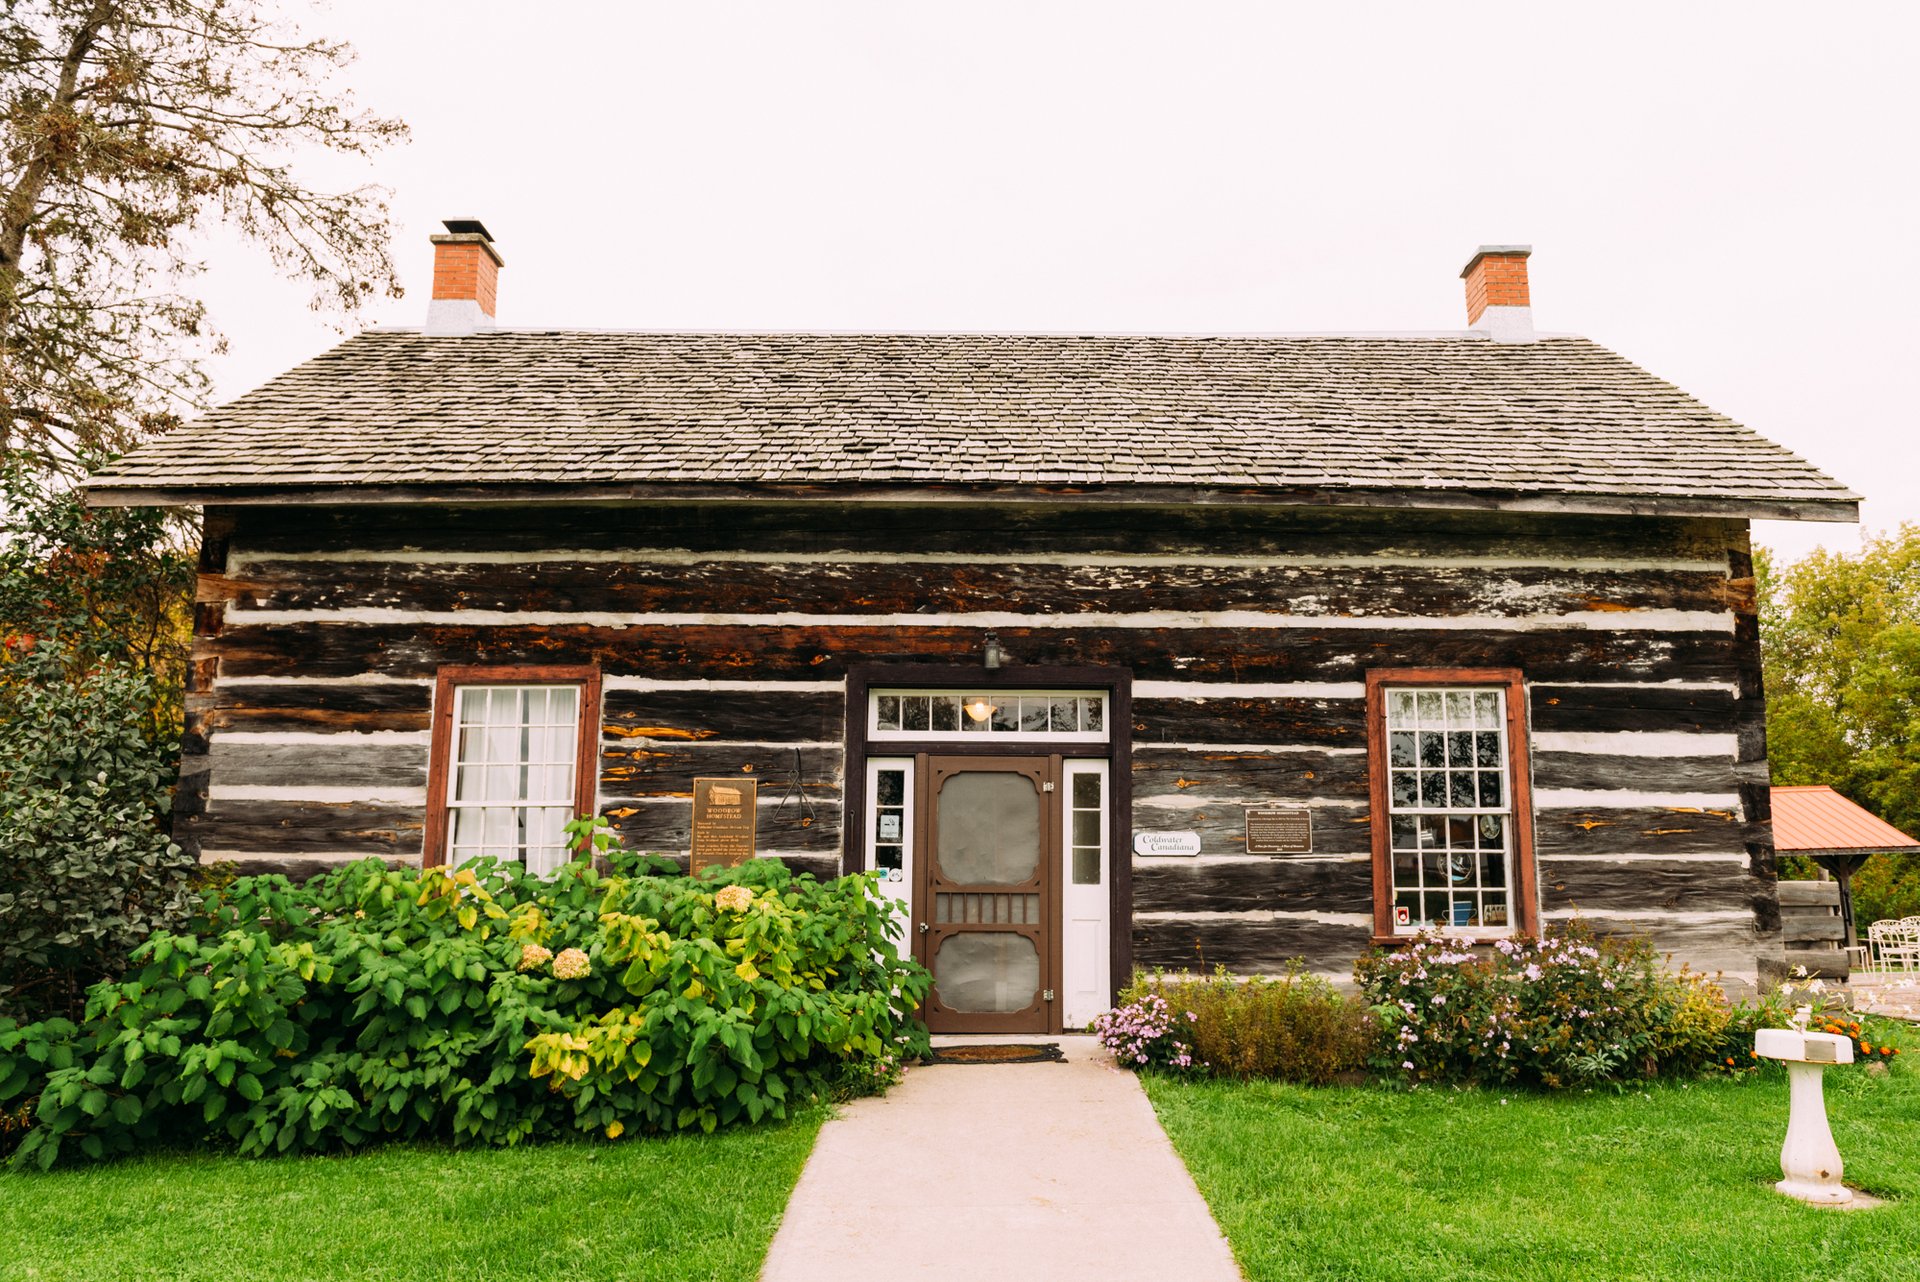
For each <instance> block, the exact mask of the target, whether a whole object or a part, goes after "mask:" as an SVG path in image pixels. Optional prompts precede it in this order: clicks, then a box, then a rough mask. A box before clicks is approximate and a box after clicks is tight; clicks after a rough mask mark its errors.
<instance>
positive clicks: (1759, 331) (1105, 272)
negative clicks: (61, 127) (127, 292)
mask: <svg viewBox="0 0 1920 1282" xmlns="http://www.w3.org/2000/svg"><path fill="white" fill-rule="evenodd" d="M535 13H539V14H540V16H539V17H538V18H537V19H535V18H532V17H531V16H530V15H533V14H535ZM307 26H308V28H309V30H311V31H313V32H315V33H317V34H326V35H331V36H338V37H343V38H345V39H347V40H349V41H351V42H352V43H353V44H354V45H355V46H356V47H357V48H358V49H359V51H360V55H361V57H360V61H359V62H358V63H357V64H356V65H355V66H354V67H352V68H350V69H349V70H348V72H347V73H346V75H345V77H344V80H345V83H347V84H349V85H350V86H351V87H352V88H353V89H354V91H355V92H356V94H357V95H358V97H359V99H360V100H361V102H362V103H363V104H365V105H366V106H369V107H371V108H374V109H377V110H380V111H382V112H385V113H388V114H393V115H398V116H400V117H401V118H403V119H405V120H406V121H407V122H408V123H409V124H411V125H412V127H413V131H414V134H413V140H412V142H411V143H410V144H409V145H407V146H405V147H403V148H399V149H396V150H393V151H390V152H388V153H386V154H385V155H383V156H382V157H380V158H379V159H378V160H377V162H376V163H375V164H374V165H373V166H372V167H371V169H370V170H367V171H358V170H356V171H351V172H347V171H340V172H342V174H343V178H344V179H347V180H350V179H352V178H355V177H367V178H371V179H372V180H374V181H378V182H380V183H383V184H385V185H386V186H388V187H390V188H392V189H393V191H394V208H395V213H396V228H395V231H396V241H397V254H398V258H399V264H400V269H401V272H402V277H403V281H404V283H405V284H406V285H407V287H408V289H409V291H410V292H409V295H408V297H407V298H406V299H404V300H403V301H401V302H398V303H390V304H384V305H382V306H380V307H378V308H376V309H375V310H374V311H373V313H372V314H371V315H370V316H369V317H368V318H367V319H368V320H370V321H373V322H378V323H390V324H418V323H419V322H420V321H421V320H422V319H423V318H424V316H425V313H426V306H427V299H426V294H427V290H426V286H427V283H428V280H429V272H430V265H431V256H430V252H429V249H428V245H427V236H428V235H429V234H430V233H432V232H434V231H437V230H439V220H440V219H441V218H444V217H450V216H455V215H468V216H477V217H479V218H482V219H483V220H485V222H486V223H487V226H488V228H489V230H491V231H492V232H493V234H494V236H495V238H496V240H497V241H498V244H499V247H500V250H501V252H502V254H503V255H504V257H505V258H506V260H507V267H506V269H505V270H504V272H503V273H502V275H501V284H500V321H501V323H502V324H506V325H536V324H554V325H566V326H599V327H616V328H623V327H624V328H641V329H706V328H720V329H763V328H764V329H869V330H871V329H914V330H1003V331H1004V330H1056V331H1057V330H1078V331H1116V330H1117V331H1172V332H1248V331H1254V332H1271V331H1292V330H1330V329H1331V330H1347V329H1358V330H1368V329H1447V328H1457V327H1462V326H1464V324H1465V310H1464V305H1463V303H1462V300H1461V286H1460V282H1459V280H1458V279H1457V276H1458V273H1459V270H1460V268H1461V267H1462V266H1463V265H1464V264H1465V262H1466V259H1467V258H1468V256H1469V255H1470V254H1471V252H1472V250H1473V249H1474V247H1475V246H1476V245H1479V244H1481V243H1483V242H1524V243H1530V244H1532V245H1533V246H1534V257H1533V259H1532V284H1533V304H1534V316H1535V321H1536V323H1537V324H1538V325H1539V326H1541V327H1542V328H1545V329H1549V330H1557V331H1571V332H1576V333H1581V334H1586V335H1589V336H1591V337H1593V338H1595V339H1597V340H1599V341H1601V342H1603V343H1606V344H1608V345H1610V346H1612V347H1613V348H1615V349H1616V350H1618V351H1620V352H1621V353H1623V354H1624V355H1626V356H1627V357H1629V358H1631V359H1633V360H1635V361H1637V362H1639V363H1640V364H1642V365H1644V366H1645V367H1647V368H1648V369H1650V370H1652V371H1654V372H1655V373H1657V374H1659V375H1661V376H1663V377H1665V378H1668V379H1671V380H1672V381H1674V382H1676V383H1678V384H1679V385H1680V386H1681V387H1683V388H1685V389H1686V390H1688V391H1689V392H1692V393H1693V394H1694V395H1696V396H1699V397H1701V398H1702V399H1704V400H1705V401H1707V402H1708V403H1709V404H1711V405H1712V406H1714V407H1715V408H1717V409H1719V410H1721V411H1722V412H1724V413H1726V414H1729V415H1731V416H1732V417H1734V418H1736V419H1739V420H1741V421H1743V422H1745V423H1747V424H1749V425H1750V426H1752V427H1754V428H1756V429H1758V430H1759V431H1761V432H1763V433H1764V434H1766V435H1768V436H1770V437H1772V438H1773V439H1774V440H1776V441H1779V442H1781V443H1782V444H1784V445H1786V446H1788V447H1789V448H1791V449H1793V450H1795V451H1797V452H1798V453H1800V454H1802V455H1804V456H1806V457H1808V458H1810V459H1812V460H1813V461H1814V462H1815V463H1817V464H1818V465H1820V466H1821V467H1823V468H1825V469H1826V470H1827V471H1829V472H1831V473H1832V474H1833V475H1835V476H1837V477H1839V478H1840V479H1841V480H1842V481H1844V482H1846V483H1847V484H1848V485H1850V486H1851V487H1853V488H1854V489H1855V490H1857V491H1859V492H1861V493H1862V494H1864V495H1866V497H1867V503H1866V504H1865V507H1864V518H1865V520H1864V524H1865V527H1866V528H1867V529H1881V528H1887V527H1890V526H1892V525H1894V524H1897V523H1898V522H1900V521H1903V520H1914V521H1920V440H1917V439H1916V431H1915V428H1916V424H1915V408H1914V407H1915V404H1916V398H1915V389H1914V381H1915V380H1914V370H1915V368H1916V364H1915V349H1916V346H1917V344H1916V340H1917V339H1920V322H1917V321H1916V316H1917V315H1920V311H1916V308H1915V306H1914V300H1915V298H1916V297H1920V243H1916V238H1917V237H1920V168H1917V167H1916V164H1915V159H1914V139H1915V129H1916V125H1917V124H1920V110H1917V109H1920V76H1916V75H1915V74H1914V71H1913V67H1912V58H1913V55H1914V50H1915V49H1916V48H1917V47H1920V5H1915V4H1912V3H1886V4H1846V3H1840V4H1825V5H1806V4H1798V3H1796V4H1759V3H1751V2H1749V3H1741V4H1731V3H1729V4H1719V3H1676V2H1675V0H1667V2H1666V3H1659V4H1634V3H1612V4H1608V5H1604V6H1599V7H1595V6H1591V5H1583V6H1554V5H1542V4H1539V3H1537V0H1536V2H1535V3H1529V4H1498V3H1476V4H1471V5H1451V4H1437V3H1431V2H1429V3H1421V4H1398V3H1370V4H1348V5H1337V4H1312V5H1306V4H1297V5H1293V4H1289V5H1282V4H1262V5H1254V4H1247V5H1228V4H1195V3H1166V2H1165V0H1160V2H1159V3H1153V4H1125V3H1116V2H1115V0H1106V2H1105V3H1100V4H1086V5H1079V4H1076V5H1066V4H1037V3H1032V2H1031V0H1030V2H1028V3H1020V4H994V3H981V2H980V0H966V2H965V3H960V2H958V0H955V2H954V3H943V4H939V5H932V4H903V3H899V2H898V0H895V2H894V3H875V4H809V3H785V4H768V5H744V4H701V3H685V2H683V3H677V4H672V5H655V4H635V3H623V4H589V3H570V4H548V5H544V6H536V5H530V4H528V3H526V2H525V0H519V2H518V3H484V2H476V0H464V2H462V3H457V4H456V3H439V2H433V3H428V2H427V0H406V2H404V3H394V0H335V3H333V4H331V5H329V6H326V7H324V8H322V9H321V10H320V11H319V12H318V13H317V14H316V15H315V16H314V17H312V18H311V19H309V20H308V23H307ZM328 172H329V173H330V174H331V173H333V172H336V171H334V170H332V169H329V171H328ZM209 267H210V271H209V275H208V277H207V279H206V280H205V281H204V282H203V283H204V284H205V285H206V287H207V292H208V295H209V297H210V299H211V301H212V303H213V306H214V308H215V311H216V318H217V319H218V321H219V322H220V323H221V324H222V326H223V328H224V329H225V330H226V331H227V333H228V335H229V337H230V340H231V351H230V353H229V354H228V355H227V356H225V357H223V358H221V359H220V360H219V361H218V362H217V365H216V368H215V373H216V377H217V380H218V386H219V391H220V395H221V396H222V398H226V397H231V396H234V395H238V394H239V393H241V392H243V391H245V390H247V389H249V388H251V387H253V386H255V385H257V384H259V383H261V382H263V381H265V380H266V379H267V378H270V377H272V376H273V375H274V374H276V373H278V372H279V371H281V370H282V369H285V368H286V367H288V366H290V365H292V364H294V363H295V362H297V361H300V360H303V359H305V358H306V357H308V356H311V355H313V354H314V353H316V352H318V351H320V350H322V349H324V348H325V347H327V346H329V345H330V344H331V343H333V342H334V341H337V337H338V335H337V333H336V332H335V331H334V330H333V329H331V328H329V326H328V324H327V322H326V321H325V320H324V319H321V318H317V317H315V316H314V315H313V314H312V313H310V312H308V311H307V310H306V308H305V295H304V294H303V292H302V291H300V290H299V289H297V288H295V287H293V286H290V285H286V284H284V283H281V282H278V281H276V280H275V278H274V277H273V275H272V272H271V269H270V268H269V267H268V266H267V264H266V263H265V262H264V260H263V258H261V257H260V256H258V255H256V254H254V253H252V252H250V251H242V250H236V249H234V248H232V247H230V246H227V245H224V244H215V245H214V246H213V247H212V249H211V252H210V255H209ZM355 323H356V324H358V323H359V322H355ZM1760 538H1761V539H1762V540H1763V541H1766V542H1769V543H1772V544H1773V545H1775V546H1776V547H1779V548H1780V549H1781V550H1782V551H1784V552H1787V553H1788V554H1790V555H1798V554H1800V553H1801V552H1804V551H1805V550H1807V549H1809V548H1811V547H1813V546H1815V545H1816V544H1819V543H1824V544H1825V545H1827V546H1829V547H1833V548H1852V547H1855V546H1857V544H1858V539H1859V530H1858V529H1857V528H1856V527H1852V526H1842V525H1831V524H1786V523H1764V524H1763V525H1762V527H1761V529H1760Z"/></svg>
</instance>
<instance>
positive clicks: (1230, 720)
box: [1133, 696, 1367, 748]
mask: <svg viewBox="0 0 1920 1282" xmlns="http://www.w3.org/2000/svg"><path fill="white" fill-rule="evenodd" d="M1133 741H1134V743H1135V744H1136V745H1140V746H1142V747H1144V746H1148V745H1151V744H1155V743H1224V744H1239V743H1273V744H1309V743H1310V744H1318V745H1321V746H1324V747H1328V748H1360V747H1364V746H1366V742H1367V718H1366V700H1364V699H1362V698H1359V697H1357V696H1356V697H1355V698H1352V699H1294V698H1276V699H1240V698H1232V699H1166V698H1158V697H1153V696H1145V697H1143V696H1135V698H1134V700H1133Z"/></svg>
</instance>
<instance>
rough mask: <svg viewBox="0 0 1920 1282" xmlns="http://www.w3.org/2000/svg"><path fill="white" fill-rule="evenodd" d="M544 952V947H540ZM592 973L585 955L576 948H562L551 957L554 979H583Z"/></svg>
mask: <svg viewBox="0 0 1920 1282" xmlns="http://www.w3.org/2000/svg"><path fill="white" fill-rule="evenodd" d="M541 951H542V952H545V951H546V950H545V949H541ZM591 974H593V967H592V965H590V964H589V963H588V961H587V955H586V954H585V953H583V952H581V951H580V950H579V949H578V948H566V949H562V950H561V953H560V955H559V956H558V957H556V958H554V959H553V977H554V978H555V979H585V978H586V977H587V976H588V975H591Z"/></svg>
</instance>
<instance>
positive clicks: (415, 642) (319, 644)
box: [202, 622, 1734, 681]
mask: <svg viewBox="0 0 1920 1282" xmlns="http://www.w3.org/2000/svg"><path fill="white" fill-rule="evenodd" d="M996 630H997V632H998V633H999V636H1000V640H1001V642H1002V644H1003V645H1005V646H1006V647H1007V649H1008V650H1009V651H1010V652H1011V653H1012V654H1013V655H1014V656H1015V658H1016V659H1017V660H1018V661H1019V662H1021V663H1024V664H1046V665H1062V666H1124V667H1130V668H1131V669H1132V670H1133V673H1134V676H1135V678H1136V679H1139V680H1150V679H1163V680H1170V679H1185V680H1200V681H1205V680H1216V681H1358V680H1361V679H1363V676H1364V673H1365V671H1366V669H1367V668H1369V667H1446V668H1488V667H1517V668H1520V669H1522V670H1524V671H1526V672H1527V673H1529V675H1530V676H1532V677H1533V678H1534V679H1538V680H1549V681H1552V680H1558V681H1565V680H1570V679H1576V678H1579V677H1583V676H1591V675H1592V674H1593V673H1595V672H1600V671H1605V672H1609V673H1612V674H1614V675H1616V676H1617V677H1621V678H1625V677H1633V678H1636V679H1641V680H1649V681H1661V680H1668V679H1697V678H1701V677H1708V676H1712V675H1714V674H1716V673H1720V672H1723V671H1724V670H1725V669H1726V667H1727V665H1728V664H1729V662H1731V660H1732V658H1733V647H1734V642H1733V639H1732V638H1731V637H1730V636H1728V635H1726V634H1723V633H1677V632H1633V631H1618V632H1615V631H1607V630H1597V629H1584V628H1572V629H1564V630H1563V629H1552V630H1543V631H1537V632H1507V631H1500V632H1481V631H1479V630H1466V629H1463V630H1459V631H1450V630H1440V631H1424V630H1418V629H1395V630H1382V631H1374V630H1372V629H1346V628H1332V629H1326V630H1315V629H1310V628H1300V629H1276V630H1267V629H1246V628H1026V627H1017V628H1016V627H1005V626H1002V627H999V628H997V629H996ZM981 634H982V633H981V629H980V628H977V627H956V626H946V625H931V624H930V625H929V626H927V627H924V628H901V627H832V628H829V627H745V626H733V625H727V626H712V625H708V626H698V625H695V626H686V627H650V626H643V625H636V626H632V627H625V628H601V627H580V626H566V627H558V626H555V627H545V626H534V625H515V626H506V625H502V626H472V625H460V626H455V625H452V624H437V623H436V624H406V623H396V624H349V625H338V626H324V625H317V624H271V625H269V624H247V625H245V626H235V625H234V624H232V623H231V622H230V623H229V624H228V626H227V630H226V631H225V633H223V634H222V635H221V636H219V637H215V638H210V639H208V640H206V641H205V642H203V643H202V644H203V647H204V648H205V649H206V650H207V651H208V653H210V654H217V655H218V656H219V658H220V660H221V671H222V673H223V675H226V676H230V677H231V676H256V675H260V676H264V675H281V674H297V675H301V676H309V677H321V676H325V677H338V676H352V675H356V674H360V673H366V672H380V673H385V674H388V675H392V676H402V677H425V676H430V675H432V673H433V671H434V669H435V668H436V667H438V666H439V665H440V664H444V663H522V664H525V663H543V664H593V663H597V664H599V665H600V666H601V667H602V669H603V670H604V671H605V672H606V673H607V674H608V675H609V676H648V677H655V678H669V679H680V680H685V679H697V678H730V679H735V680H738V679H742V678H759V679H813V680H828V679H835V678H841V677H844V676H845V675H846V669H847V667H848V665H849V664H852V663H859V662H873V661H885V662H899V663H908V662H916V663H972V662H977V661H978V656H979V649H980V638H981Z"/></svg>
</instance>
